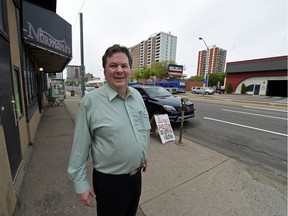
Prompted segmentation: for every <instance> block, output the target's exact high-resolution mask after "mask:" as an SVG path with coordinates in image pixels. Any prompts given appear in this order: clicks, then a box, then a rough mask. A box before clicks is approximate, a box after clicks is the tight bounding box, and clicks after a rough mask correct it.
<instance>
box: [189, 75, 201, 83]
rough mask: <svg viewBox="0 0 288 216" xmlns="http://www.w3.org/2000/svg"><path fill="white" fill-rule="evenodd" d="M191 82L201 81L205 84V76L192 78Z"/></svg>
mask: <svg viewBox="0 0 288 216" xmlns="http://www.w3.org/2000/svg"><path fill="white" fill-rule="evenodd" d="M189 80H191V81H201V82H203V80H204V76H203V75H202V76H191V77H190V78H189Z"/></svg>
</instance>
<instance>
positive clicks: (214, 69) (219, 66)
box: [197, 46, 227, 76]
mask: <svg viewBox="0 0 288 216" xmlns="http://www.w3.org/2000/svg"><path fill="white" fill-rule="evenodd" d="M206 55H207V50H202V51H199V55H198V67H197V76H201V75H204V72H205V65H206ZM226 55H227V51H226V50H224V49H221V48H219V47H216V46H213V48H210V50H209V56H208V63H209V66H208V71H207V74H211V73H220V72H224V71H225V65H226Z"/></svg>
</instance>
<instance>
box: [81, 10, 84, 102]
mask: <svg viewBox="0 0 288 216" xmlns="http://www.w3.org/2000/svg"><path fill="white" fill-rule="evenodd" d="M80 50H81V66H80V68H81V79H82V82H81V90H82V97H83V96H84V95H85V66H84V48H83V18H82V13H80Z"/></svg>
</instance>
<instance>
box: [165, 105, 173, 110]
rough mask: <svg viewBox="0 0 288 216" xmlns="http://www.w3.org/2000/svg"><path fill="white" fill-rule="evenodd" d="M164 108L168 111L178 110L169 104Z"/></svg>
mask: <svg viewBox="0 0 288 216" xmlns="http://www.w3.org/2000/svg"><path fill="white" fill-rule="evenodd" d="M163 108H164V109H165V110H167V111H176V109H175V108H174V107H172V106H168V105H163Z"/></svg>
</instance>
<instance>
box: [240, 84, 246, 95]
mask: <svg viewBox="0 0 288 216" xmlns="http://www.w3.org/2000/svg"><path fill="white" fill-rule="evenodd" d="M246 92H247V87H246V85H245V83H243V84H242V85H241V94H246Z"/></svg>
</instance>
